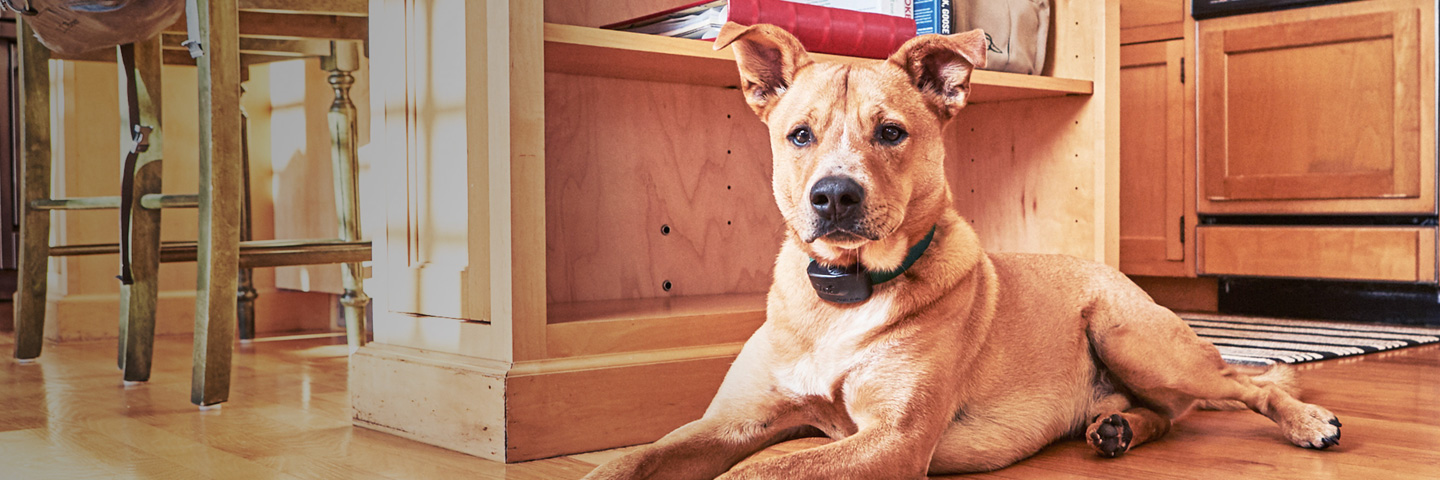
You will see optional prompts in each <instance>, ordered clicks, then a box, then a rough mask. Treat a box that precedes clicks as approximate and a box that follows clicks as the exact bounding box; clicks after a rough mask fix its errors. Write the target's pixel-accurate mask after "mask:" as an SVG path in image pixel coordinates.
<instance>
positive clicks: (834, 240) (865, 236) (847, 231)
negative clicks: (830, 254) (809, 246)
mask: <svg viewBox="0 0 1440 480" xmlns="http://www.w3.org/2000/svg"><path fill="white" fill-rule="evenodd" d="M879 239H880V235H876V234H874V233H871V232H867V231H865V230H863V229H858V228H840V227H836V226H833V225H825V226H820V227H818V228H815V229H814V230H812V231H811V235H810V236H809V238H805V239H804V240H805V243H814V242H815V241H816V240H823V241H824V242H825V243H827V244H830V245H833V246H835V247H840V248H846V249H853V248H859V247H860V246H861V245H864V244H865V243H866V242H873V241H876V240H879Z"/></svg>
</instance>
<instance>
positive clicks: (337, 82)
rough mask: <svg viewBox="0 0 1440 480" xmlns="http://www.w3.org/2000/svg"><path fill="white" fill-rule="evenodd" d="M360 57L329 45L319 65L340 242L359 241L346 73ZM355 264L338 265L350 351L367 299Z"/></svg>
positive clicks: (360, 335)
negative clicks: (324, 76) (326, 87)
mask: <svg viewBox="0 0 1440 480" xmlns="http://www.w3.org/2000/svg"><path fill="white" fill-rule="evenodd" d="M359 63H360V53H359V51H358V47H357V46H356V45H355V44H354V43H351V42H330V56H329V57H327V58H326V59H325V61H324V63H323V66H324V68H325V69H326V70H329V71H330V77H329V79H328V80H329V82H330V88H332V89H334V90H335V100H334V101H333V102H331V104H330V112H329V113H328V114H327V115H326V116H327V118H328V119H329V121H330V158H331V159H333V160H334V176H335V208H336V212H337V213H338V215H337V216H338V218H339V219H340V239H341V240H346V241H353V240H359V239H360V237H361V233H360V199H359V198H358V197H357V196H356V193H357V190H358V189H359V185H358V184H359V181H360V175H359V174H360V162H359V159H358V158H356V151H355V150H356V147H355V142H356V138H355V104H354V103H353V102H351V101H350V86H351V85H353V84H354V83H355V77H353V76H351V75H350V72H353V71H355V69H356V68H358V67H359V65H358V64H359ZM364 268H365V267H364V265H362V264H361V263H359V262H355V263H345V264H342V265H341V269H342V272H341V277H342V282H343V284H344V287H345V293H344V294H343V295H341V296H340V304H341V305H343V306H344V307H345V333H346V339H347V340H348V343H349V344H350V351H351V352H354V351H355V350H356V349H358V348H360V347H361V346H363V345H365V341H366V328H365V320H366V318H365V310H366V307H367V306H368V305H369V303H370V297H369V296H367V295H365V270H364Z"/></svg>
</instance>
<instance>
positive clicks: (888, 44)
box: [602, 0, 954, 58]
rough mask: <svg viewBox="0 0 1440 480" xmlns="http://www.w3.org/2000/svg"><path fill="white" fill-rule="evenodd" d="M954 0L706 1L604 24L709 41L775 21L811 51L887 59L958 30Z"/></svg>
mask: <svg viewBox="0 0 1440 480" xmlns="http://www.w3.org/2000/svg"><path fill="white" fill-rule="evenodd" d="M952 15H953V8H952V6H951V0H792V1H786V0H702V1H700V2H696V3H692V4H689V5H684V6H680V7H676V8H673V9H670V10H666V11H663V12H659V13H654V14H651V15H646V16H644V17H640V18H636V19H632V20H627V21H624V22H619V23H615V24H611V25H606V26H604V27H602V28H608V29H613V30H623V31H627V32H638V33H647V34H652V35H664V36H669V37H680V38H693V39H700V40H709V39H713V38H715V36H716V35H717V34H718V33H719V32H720V27H721V26H724V24H725V22H726V21H733V22H736V23H740V24H743V25H754V24H758V23H769V24H774V25H777V26H779V27H780V28H784V29H785V30H787V31H789V32H790V33H792V34H794V35H795V37H796V38H798V39H800V43H801V44H803V45H805V48H806V49H807V50H810V51H812V52H819V53H833V54H836V55H850V56H856V57H868V58H885V57H886V56H888V55H890V53H891V52H894V51H895V49H896V48H899V47H900V45H901V44H903V43H905V41H906V40H909V39H910V38H912V37H914V36H916V35H924V34H927V33H939V34H950V33H953V32H952V30H953V25H954V22H953V21H952V20H951V16H952Z"/></svg>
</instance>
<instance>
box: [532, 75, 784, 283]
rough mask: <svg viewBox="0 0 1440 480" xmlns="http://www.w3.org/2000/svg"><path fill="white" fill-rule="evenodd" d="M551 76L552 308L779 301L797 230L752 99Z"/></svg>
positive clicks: (548, 99)
mask: <svg viewBox="0 0 1440 480" xmlns="http://www.w3.org/2000/svg"><path fill="white" fill-rule="evenodd" d="M545 78H546V81H545V98H546V110H547V113H548V114H547V115H546V116H545V123H546V125H545V135H546V155H545V171H546V175H545V176H546V180H545V183H546V184H545V191H546V209H545V210H546V231H545V236H546V239H547V249H548V250H547V255H546V273H547V274H546V284H547V290H548V292H549V293H548V294H549V301H550V302H552V303H554V302H574V301H590V300H611V299H619V298H651V297H662V296H681V295H685V296H688V295H708V294H722V293H756V292H764V291H766V289H767V288H768V287H769V284H770V274H771V270H772V266H773V265H774V262H775V254H776V252H778V251H779V246H780V241H781V234H782V233H783V228H784V227H783V221H782V220H781V218H780V214H779V210H778V209H777V208H776V207H775V200H774V197H773V195H772V194H771V191H770V168H771V167H770V158H771V157H770V145H769V143H768V141H767V139H766V136H767V134H766V130H765V127H764V125H763V124H762V123H760V120H759V119H757V118H756V117H755V114H754V113H753V112H751V110H750V109H749V107H747V106H746V105H745V103H744V101H743V99H742V98H741V95H740V93H739V92H738V91H736V90H729V89H721V88H713V87H697V86H689V85H678V84H664V83H653V82H639V81H633V80H617V79H608V78H596V77H578V76H572V75H564V74H547V75H546V76H545ZM667 225H668V226H669V232H670V233H669V234H668V235H667V234H664V233H662V229H663V227H664V226H667ZM667 280H668V281H670V284H671V289H670V291H668V292H667V291H665V290H664V288H663V283H664V282H665V281H667Z"/></svg>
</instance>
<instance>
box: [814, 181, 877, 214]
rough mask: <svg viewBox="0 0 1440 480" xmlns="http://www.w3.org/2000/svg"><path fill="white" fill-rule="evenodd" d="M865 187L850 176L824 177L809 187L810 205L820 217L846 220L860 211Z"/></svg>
mask: <svg viewBox="0 0 1440 480" xmlns="http://www.w3.org/2000/svg"><path fill="white" fill-rule="evenodd" d="M864 200H865V189H864V188H861V187H860V184H858V183H855V180H852V179H851V178H850V177H833V176H832V177H825V178H822V179H820V180H819V181H817V182H815V186H814V187H810V205H811V206H813V207H815V213H818V214H820V218H823V219H826V220H830V221H832V222H840V221H843V220H848V219H850V218H851V217H853V216H854V215H855V213H856V212H858V211H860V202H862V201H864Z"/></svg>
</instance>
